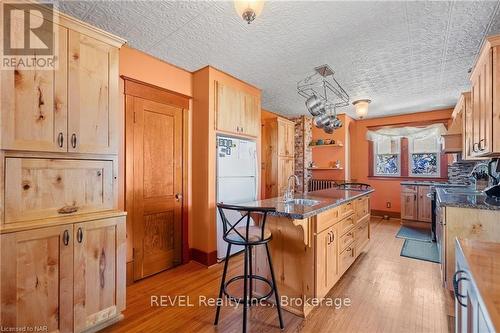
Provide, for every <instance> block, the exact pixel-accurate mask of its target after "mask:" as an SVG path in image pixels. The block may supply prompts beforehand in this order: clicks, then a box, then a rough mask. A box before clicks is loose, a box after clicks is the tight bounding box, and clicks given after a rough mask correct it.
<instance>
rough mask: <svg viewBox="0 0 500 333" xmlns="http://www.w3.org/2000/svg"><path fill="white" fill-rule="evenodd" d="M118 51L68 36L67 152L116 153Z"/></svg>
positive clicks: (76, 35)
mask: <svg viewBox="0 0 500 333" xmlns="http://www.w3.org/2000/svg"><path fill="white" fill-rule="evenodd" d="M118 75H119V74H118V49H117V48H116V47H113V46H110V45H108V44H106V43H104V42H101V41H99V40H97V39H94V38H92V37H89V36H86V35H83V34H81V33H78V32H76V31H70V33H69V76H68V77H69V94H68V99H69V109H70V111H69V115H68V117H69V119H68V140H69V142H68V149H69V151H72V152H80V153H96V154H116V153H117V152H118V145H117V135H116V122H117V113H116V112H117V111H118V110H119V109H120V108H119V105H118V80H116V79H115V78H117V77H118Z"/></svg>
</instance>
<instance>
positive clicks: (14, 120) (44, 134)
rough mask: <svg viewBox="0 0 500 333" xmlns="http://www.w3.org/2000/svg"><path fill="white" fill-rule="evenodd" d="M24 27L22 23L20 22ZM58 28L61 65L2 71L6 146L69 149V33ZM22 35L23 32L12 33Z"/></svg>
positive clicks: (1, 107)
mask: <svg viewBox="0 0 500 333" xmlns="http://www.w3.org/2000/svg"><path fill="white" fill-rule="evenodd" d="M21 27H22V25H21ZM55 27H57V29H58V30H59V31H58V33H59V35H58V38H57V39H56V41H58V44H57V47H58V59H59V62H58V67H57V69H56V70H46V69H43V68H36V67H35V68H34V69H29V70H23V69H21V68H19V69H16V70H2V71H1V72H2V74H1V93H0V94H1V98H0V113H1V120H2V131H1V136H2V140H0V141H1V142H2V147H1V148H3V149H12V150H30V151H48V152H57V151H66V150H67V146H66V144H67V140H66V127H67V125H66V123H67V111H68V108H67V90H66V89H67V57H66V55H67V41H68V40H67V34H68V30H67V29H66V28H63V27H60V26H55ZM13 36H14V38H22V32H16V31H14V32H13Z"/></svg>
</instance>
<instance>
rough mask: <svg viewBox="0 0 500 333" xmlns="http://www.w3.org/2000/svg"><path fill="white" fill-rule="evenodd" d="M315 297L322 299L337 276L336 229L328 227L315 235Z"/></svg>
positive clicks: (335, 281)
mask: <svg viewBox="0 0 500 333" xmlns="http://www.w3.org/2000/svg"><path fill="white" fill-rule="evenodd" d="M315 238H316V256H315V257H316V258H315V269H316V297H318V298H322V297H325V295H326V294H327V293H328V291H330V289H332V287H333V286H334V285H335V283H337V281H338V279H339V278H340V276H339V274H338V273H339V270H338V262H337V251H338V239H337V238H338V237H337V229H336V228H335V227H330V228H328V229H326V230H324V231H322V232H320V233H319V234H318V235H316V237H315Z"/></svg>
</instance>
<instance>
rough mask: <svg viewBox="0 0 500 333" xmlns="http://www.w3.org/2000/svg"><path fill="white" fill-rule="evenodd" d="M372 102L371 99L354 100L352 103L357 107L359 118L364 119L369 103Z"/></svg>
mask: <svg viewBox="0 0 500 333" xmlns="http://www.w3.org/2000/svg"><path fill="white" fill-rule="evenodd" d="M370 103H371V100H369V99H358V100H357V101H354V102H352V105H354V107H355V108H356V116H358V118H359V119H363V118H364V117H366V115H367V114H368V104H370Z"/></svg>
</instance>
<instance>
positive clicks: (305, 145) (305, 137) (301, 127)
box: [291, 116, 312, 193]
mask: <svg viewBox="0 0 500 333" xmlns="http://www.w3.org/2000/svg"><path fill="white" fill-rule="evenodd" d="M291 120H292V121H294V122H295V175H297V177H299V179H300V186H297V187H296V188H295V191H296V192H299V193H305V192H307V184H308V183H309V180H310V179H311V177H312V176H311V171H309V170H307V168H308V167H309V165H310V163H311V162H312V151H311V148H310V147H309V143H310V142H311V140H312V118H310V117H306V116H301V117H298V118H293V119H291Z"/></svg>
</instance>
